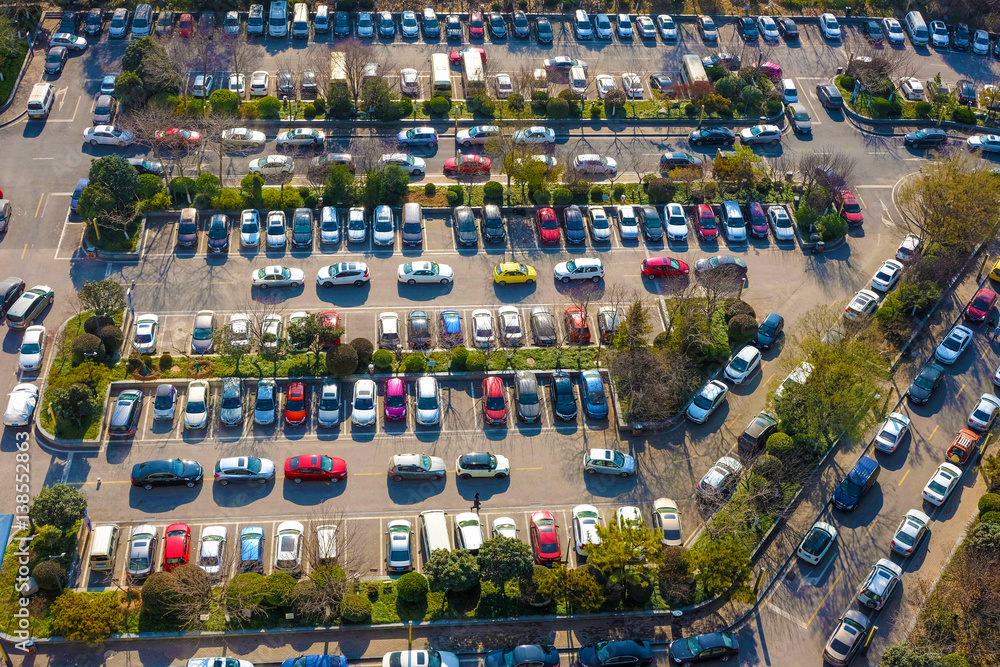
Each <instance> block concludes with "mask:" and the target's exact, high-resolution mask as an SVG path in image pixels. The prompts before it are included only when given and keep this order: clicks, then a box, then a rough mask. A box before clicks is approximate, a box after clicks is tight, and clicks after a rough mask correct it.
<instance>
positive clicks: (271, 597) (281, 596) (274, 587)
mask: <svg viewBox="0 0 1000 667" xmlns="http://www.w3.org/2000/svg"><path fill="white" fill-rule="evenodd" d="M264 581H265V582H266V584H267V594H266V595H265V596H264V599H266V600H267V603H268V604H269V605H271V606H272V607H286V606H288V605H289V604H291V602H292V600H291V593H292V589H293V588H295V583H296V582H295V577H293V576H292V575H290V574H288V573H287V572H272V573H271V574H269V575H267V576H266V577H264Z"/></svg>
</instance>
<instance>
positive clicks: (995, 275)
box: [990, 259, 1000, 280]
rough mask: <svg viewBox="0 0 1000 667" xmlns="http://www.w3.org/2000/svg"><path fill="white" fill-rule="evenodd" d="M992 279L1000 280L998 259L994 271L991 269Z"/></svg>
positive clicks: (999, 262)
mask: <svg viewBox="0 0 1000 667" xmlns="http://www.w3.org/2000/svg"><path fill="white" fill-rule="evenodd" d="M990 278H992V279H993V280H1000V259H998V260H997V263H996V264H994V265H993V268H992V269H990Z"/></svg>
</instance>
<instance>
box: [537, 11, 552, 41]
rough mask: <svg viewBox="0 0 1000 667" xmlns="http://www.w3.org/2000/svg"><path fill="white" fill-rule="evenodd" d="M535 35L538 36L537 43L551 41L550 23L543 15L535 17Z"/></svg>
mask: <svg viewBox="0 0 1000 667" xmlns="http://www.w3.org/2000/svg"><path fill="white" fill-rule="evenodd" d="M535 36H536V37H538V43H539V44H551V43H552V24H551V23H549V20H548V19H547V18H545V17H544V16H539V17H538V18H537V19H535Z"/></svg>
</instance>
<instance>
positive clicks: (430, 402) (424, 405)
mask: <svg viewBox="0 0 1000 667" xmlns="http://www.w3.org/2000/svg"><path fill="white" fill-rule="evenodd" d="M437 406H438V405H437V396H434V395H433V394H430V395H426V396H421V397H420V398H418V399H417V409H419V410H436V409H437ZM424 458H425V459H426V458H427V457H424ZM427 464H428V465H429V464H430V459H427Z"/></svg>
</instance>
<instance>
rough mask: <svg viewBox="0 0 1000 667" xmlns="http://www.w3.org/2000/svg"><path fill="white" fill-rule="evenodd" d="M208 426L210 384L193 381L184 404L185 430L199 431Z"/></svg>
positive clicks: (202, 381) (204, 381)
mask: <svg viewBox="0 0 1000 667" xmlns="http://www.w3.org/2000/svg"><path fill="white" fill-rule="evenodd" d="M206 426H208V382H207V381H206V380H192V381H191V384H189V385H188V388H187V402H186V403H185V404H184V428H186V429H189V430H198V429H202V428H205V427H206Z"/></svg>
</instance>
